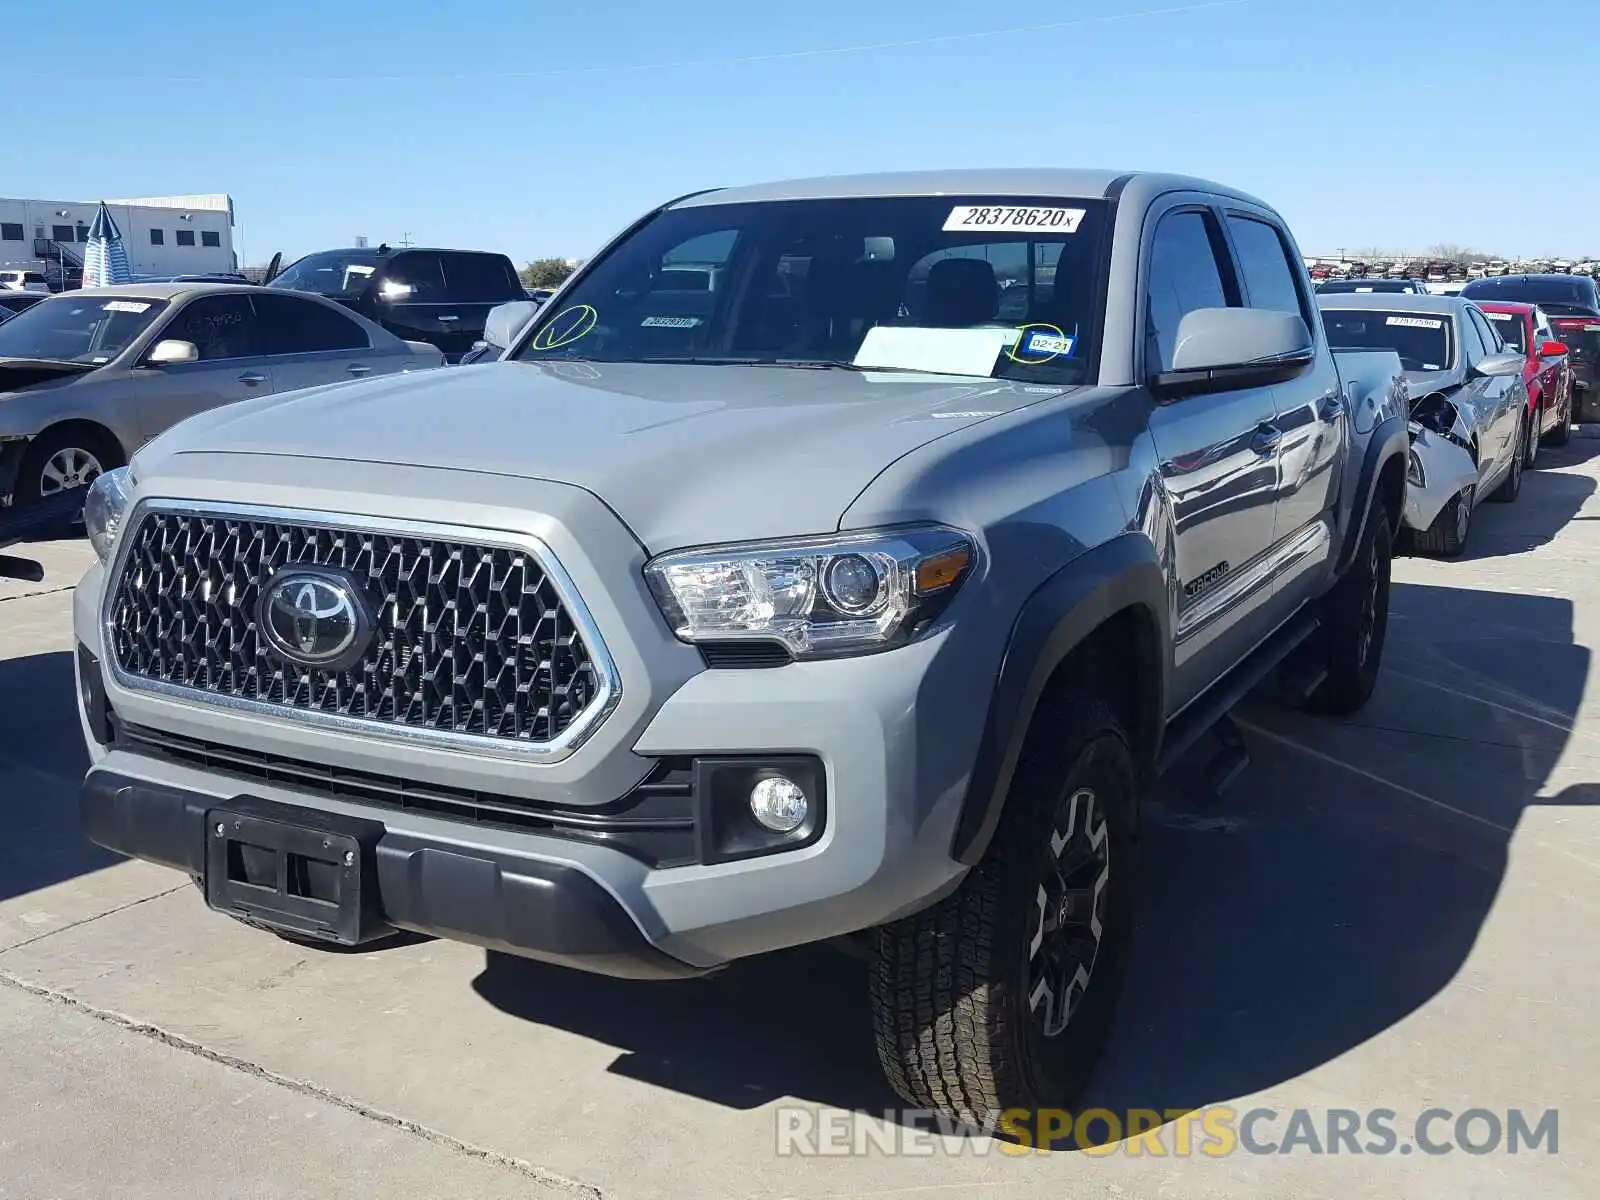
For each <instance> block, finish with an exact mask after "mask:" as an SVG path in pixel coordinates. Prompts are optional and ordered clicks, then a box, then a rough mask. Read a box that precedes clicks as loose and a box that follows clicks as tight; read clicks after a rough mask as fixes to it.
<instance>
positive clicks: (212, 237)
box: [200, 229, 222, 246]
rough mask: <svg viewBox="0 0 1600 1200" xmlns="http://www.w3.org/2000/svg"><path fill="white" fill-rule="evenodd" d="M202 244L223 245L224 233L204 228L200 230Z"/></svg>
mask: <svg viewBox="0 0 1600 1200" xmlns="http://www.w3.org/2000/svg"><path fill="white" fill-rule="evenodd" d="M200 244H201V245H202V246H220V245H222V235H221V234H220V233H218V232H217V231H216V230H214V229H202V230H201V231H200Z"/></svg>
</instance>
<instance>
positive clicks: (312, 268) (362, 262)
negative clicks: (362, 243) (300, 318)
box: [269, 250, 378, 296]
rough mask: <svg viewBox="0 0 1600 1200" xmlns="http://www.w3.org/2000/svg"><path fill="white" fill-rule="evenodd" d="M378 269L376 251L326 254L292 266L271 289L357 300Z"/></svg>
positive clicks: (271, 284)
mask: <svg viewBox="0 0 1600 1200" xmlns="http://www.w3.org/2000/svg"><path fill="white" fill-rule="evenodd" d="M377 269H378V255H377V252H376V251H374V250H326V251H324V252H323V253H321V254H308V255H306V256H305V257H304V258H302V259H299V260H298V261H296V262H293V263H291V264H290V265H289V266H288V268H287V269H286V270H284V271H283V273H282V274H280V275H277V276H275V277H274V278H273V279H271V280H270V281H269V286H271V287H275V288H287V289H288V290H289V291H291V292H316V293H317V294H318V295H319V296H354V295H357V294H358V293H360V292H361V290H362V289H363V288H365V287H366V286H367V281H368V280H370V279H371V278H372V276H373V274H374V273H375V272H376V271H377Z"/></svg>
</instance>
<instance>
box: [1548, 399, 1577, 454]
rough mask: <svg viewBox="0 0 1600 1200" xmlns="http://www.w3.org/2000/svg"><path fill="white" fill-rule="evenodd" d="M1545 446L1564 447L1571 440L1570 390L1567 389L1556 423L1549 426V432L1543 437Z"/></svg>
mask: <svg viewBox="0 0 1600 1200" xmlns="http://www.w3.org/2000/svg"><path fill="white" fill-rule="evenodd" d="M1544 440H1545V442H1546V444H1548V445H1551V446H1565V445H1566V444H1567V443H1568V442H1570V441H1571V440H1572V389H1571V388H1568V389H1567V398H1566V400H1565V401H1564V402H1563V403H1562V405H1561V411H1560V412H1558V413H1557V414H1556V423H1555V424H1554V425H1553V426H1551V428H1550V432H1549V433H1547V434H1545V435H1544Z"/></svg>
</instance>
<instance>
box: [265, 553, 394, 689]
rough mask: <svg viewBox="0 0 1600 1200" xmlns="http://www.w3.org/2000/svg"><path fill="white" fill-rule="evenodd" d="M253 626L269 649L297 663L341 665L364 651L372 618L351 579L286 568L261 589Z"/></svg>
mask: <svg viewBox="0 0 1600 1200" xmlns="http://www.w3.org/2000/svg"><path fill="white" fill-rule="evenodd" d="M256 627H257V628H258V629H259V630H260V631H261V637H262V639H263V640H264V641H265V642H266V644H267V646H268V648H269V649H271V651H272V652H273V654H275V655H276V656H277V657H278V658H281V659H283V661H285V662H288V663H293V664H294V665H295V666H299V667H313V668H316V669H319V670H343V669H345V668H346V667H349V666H351V665H353V664H354V663H355V662H356V661H357V660H358V659H360V657H361V655H362V654H363V653H365V651H366V648H367V642H368V641H369V640H370V639H371V636H372V619H371V617H370V615H369V613H368V610H367V607H366V605H365V604H364V603H363V601H362V597H361V589H360V587H359V585H357V584H356V582H355V580H354V579H352V578H350V577H349V576H347V575H345V574H344V573H343V572H340V571H333V570H327V569H322V570H312V569H309V568H303V567H302V568H288V569H286V570H282V571H279V572H278V573H277V574H276V575H274V576H273V577H272V579H271V581H270V582H269V583H268V584H267V586H266V587H265V588H264V589H262V592H261V603H260V607H259V610H258V613H257V618H256Z"/></svg>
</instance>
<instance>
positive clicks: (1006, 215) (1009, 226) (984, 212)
mask: <svg viewBox="0 0 1600 1200" xmlns="http://www.w3.org/2000/svg"><path fill="white" fill-rule="evenodd" d="M1086 211H1087V210H1086V209H1082V208H1017V207H1015V206H1008V205H990V206H987V207H986V206H983V205H978V204H958V205H956V206H955V207H954V208H952V209H951V210H950V215H949V216H948V217H946V218H945V221H944V229H945V232H946V233H961V232H963V231H967V232H970V231H973V230H980V229H981V230H983V231H984V232H985V233H987V232H990V231H992V230H1005V231H1007V232H1010V231H1013V230H1030V231H1035V232H1038V233H1077V232H1078V225H1079V223H1080V222H1081V221H1082V220H1083V217H1084V213H1085V212H1086Z"/></svg>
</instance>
